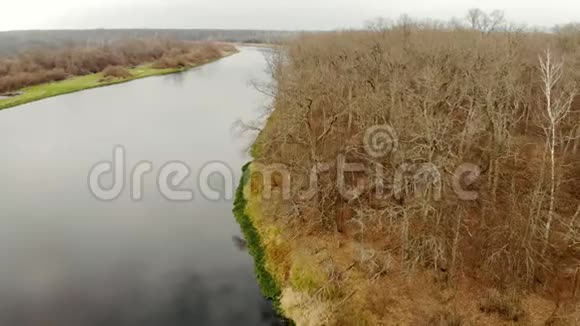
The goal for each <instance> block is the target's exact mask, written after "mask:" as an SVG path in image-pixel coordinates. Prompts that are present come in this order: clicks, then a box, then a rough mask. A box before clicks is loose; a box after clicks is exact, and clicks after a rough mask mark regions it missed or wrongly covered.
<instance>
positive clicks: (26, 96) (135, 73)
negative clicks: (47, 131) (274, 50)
mask: <svg viewBox="0 0 580 326" xmlns="http://www.w3.org/2000/svg"><path fill="white" fill-rule="evenodd" d="M234 53H236V52H231V53H226V54H225V55H224V56H222V57H219V58H216V59H214V60H209V61H205V62H201V63H199V64H196V65H192V66H187V67H179V68H166V69H155V68H153V67H151V65H143V66H139V67H136V68H132V69H129V72H131V76H130V77H128V78H104V77H103V74H102V73H96V74H90V75H85V76H76V77H72V78H69V79H66V80H63V81H58V82H52V83H45V84H40V85H35V86H31V87H26V88H23V89H21V90H20V92H21V94H20V95H17V96H12V97H9V98H5V99H0V110H2V109H8V108H11V107H15V106H18V105H22V104H26V103H30V102H34V101H38V100H42V99H45V98H49V97H54V96H58V95H64V94H69V93H74V92H78V91H82V90H85V89H91V88H97V87H103V86H109V85H114V84H120V83H126V82H129V81H132V80H135V79H141V78H145V77H151V76H161V75H167V74H173V73H177V72H182V71H185V70H189V69H191V68H194V67H197V66H200V65H203V64H206V63H209V62H213V61H216V60H219V59H221V58H223V57H226V56H229V55H232V54H234Z"/></svg>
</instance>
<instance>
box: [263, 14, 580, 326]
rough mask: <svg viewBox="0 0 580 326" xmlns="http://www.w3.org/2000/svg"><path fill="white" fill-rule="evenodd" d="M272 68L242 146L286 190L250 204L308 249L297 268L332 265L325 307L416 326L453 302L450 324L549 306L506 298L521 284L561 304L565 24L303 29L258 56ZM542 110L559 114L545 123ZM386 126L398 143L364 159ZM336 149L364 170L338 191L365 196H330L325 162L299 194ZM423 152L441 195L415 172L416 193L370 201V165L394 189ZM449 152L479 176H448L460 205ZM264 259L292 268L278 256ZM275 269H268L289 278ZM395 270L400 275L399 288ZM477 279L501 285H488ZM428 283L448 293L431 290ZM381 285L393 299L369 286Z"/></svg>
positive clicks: (579, 249) (572, 215)
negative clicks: (256, 119) (530, 28)
mask: <svg viewBox="0 0 580 326" xmlns="http://www.w3.org/2000/svg"><path fill="white" fill-rule="evenodd" d="M547 49H550V50H551V53H550V59H551V60H552V61H551V62H552V63H561V64H562V70H561V72H562V74H561V76H559V77H560V78H559V79H558V81H557V82H556V83H553V84H549V83H546V74H545V72H546V69H544V74H542V70H541V69H540V68H541V66H540V61H539V57H541V58H543V60H544V61H543V62H544V64H545V63H546V59H547V56H546V54H545V51H546V50H547ZM544 68H545V66H544ZM271 71H272V75H273V77H274V80H275V86H276V87H275V89H276V92H275V101H274V105H273V107H272V108H273V111H272V112H271V115H270V118H269V120H268V124H267V125H266V127H265V128H264V129H263V130H262V132H261V134H260V136H259V139H258V140H257V141H256V147H255V148H254V150H253V152H254V156H255V159H256V161H257V162H259V163H261V164H266V165H268V164H272V163H284V164H285V165H286V166H287V168H288V171H289V173H290V175H291V177H292V186H291V196H290V199H289V200H280V198H279V197H276V198H275V199H274V200H271V201H270V203H264V202H262V203H261V205H263V206H265V207H266V206H268V207H275V208H272V209H271V212H269V213H267V214H264V215H265V216H266V217H265V221H266V222H263V223H264V224H265V225H276V227H277V228H279V229H280V230H283V232H282V233H281V234H280V235H279V236H280V237H282V238H284V239H286V241H287V242H288V243H289V245H290V246H291V247H292V250H293V252H295V251H296V250H299V251H304V252H311V251H314V252H315V253H316V254H312V257H313V258H312V259H311V260H310V262H309V263H308V264H317V265H320V266H322V265H323V263H322V262H326V263H327V264H332V265H333V269H334V270H335V271H338V272H337V273H336V274H332V273H331V274H328V275H329V280H328V282H331V281H332V282H335V283H336V284H337V287H338V288H340V289H341V291H340V292H341V293H340V295H339V296H338V297H333V298H332V299H324V298H321V297H318V299H319V300H321V302H324V304H325V305H327V308H328V309H331V310H333V309H335V310H336V312H335V315H336V314H337V313H338V312H339V311H340V312H351V311H355V310H357V309H354V308H353V307H364V308H361V309H358V310H357V311H358V314H360V315H364V316H365V317H364V318H363V317H361V318H362V319H364V320H367V321H369V323H370V324H373V323H375V324H376V323H377V322H382V323H385V324H390V323H393V322H394V321H396V322H401V323H402V324H406V323H411V322H413V321H411V320H405V317H404V316H408V315H422V316H425V318H424V320H427V321H428V320H430V318H433V317H432V316H434V315H435V316H436V314H437V311H442V310H445V309H447V307H448V305H449V304H457V303H458V300H464V301H462V302H461V303H462V304H464V305H465V306H466V307H469V309H467V308H466V309H465V310H466V311H468V312H469V313H465V314H463V313H462V317H463V318H462V319H456V318H455V317H453V316H451V317H449V318H448V319H449V324H450V325H452V324H457V323H458V322H460V321H461V320H463V321H465V322H466V323H467V321H469V322H470V323H474V324H480V323H481V321H480V322H476V321H475V322H474V320H477V318H475V317H474V316H477V315H480V314H482V313H483V314H485V315H497V316H501V317H502V318H504V319H509V320H511V321H513V320H515V319H518V320H519V321H520V322H521V320H524V319H525V320H528V319H530V320H531V319H534V320H537V319H539V320H543V321H546V320H547V319H548V318H549V317H550V313H551V311H550V312H545V311H543V310H540V311H541V312H540V311H536V312H531V311H527V310H526V307H525V306H524V307H520V306H519V305H518V304H517V303H518V302H519V301H518V300H524V299H525V298H527V296H529V295H530V294H534V295H539V296H541V297H542V298H543V300H545V301H542V302H544V303H546V302H551V303H559V306H562V307H572V308H567V309H568V310H570V311H573V310H574V308H573V307H576V306H577V302H578V293H577V292H578V290H576V289H577V287H578V281H577V280H575V276H574V275H575V274H574V273H572V272H570V271H576V270H577V268H578V266H579V262H580V245H579V243H580V242H579V239H580V236H579V234H580V228H579V226H580V222H579V221H580V216H579V215H580V212H579V211H580V209H579V205H580V188H578V184H580V173H579V172H580V148H579V147H580V145H579V143H580V139H579V138H578V136H580V134H579V132H580V131H579V128H580V124H579V121H580V112H579V110H580V101H574V102H570V107H569V108H568V110H563V111H562V110H560V109H561V108H558V107H556V106H554V103H555V102H556V99H558V98H562V99H564V98H566V97H567V96H568V97H569V96H571V94H573V91H574V89H575V88H576V82H577V81H579V80H580V34H578V33H569V32H561V33H557V34H553V35H548V34H541V33H527V32H522V31H502V32H486V33H482V32H478V31H473V30H469V29H463V28H447V27H445V28H436V27H433V26H419V25H414V24H410V23H405V24H402V25H397V26H391V27H389V28H380V29H375V30H372V31H349V32H336V33H325V34H318V35H316V34H315V35H305V36H303V37H300V38H298V39H296V40H294V41H293V42H291V43H290V44H289V45H288V47H287V48H286V50H284V51H280V52H277V53H274V54H273V56H272V57H271ZM546 85H548V87H549V92H548V89H547V87H546ZM547 95H548V96H547ZM548 99H550V100H551V102H552V103H551V104H552V106H550V102H549V101H548ZM558 103H559V104H562V105H564V106H565V104H566V103H565V101H560V102H558ZM557 110H560V111H558V112H564V111H566V114H563V115H561V118H560V119H555V120H557V121H555V120H554V119H552V121H550V119H549V116H550V112H551V113H555V112H556V111H557ZM385 124H388V125H390V126H392V127H393V129H394V130H396V133H397V138H398V140H399V142H398V147H397V150H396V151H395V152H394V153H393V154H392V155H389V156H385V157H380V158H376V157H372V156H370V155H368V153H367V152H366V151H365V148H364V144H363V141H362V140H363V136H364V134H365V131H366V130H367V129H368V128H369V127H372V126H374V125H385ZM552 131H553V132H552ZM339 154H343V155H344V158H345V160H346V161H347V162H350V163H361V164H363V165H364V166H365V167H366V169H365V170H364V171H362V172H357V173H350V174H348V175H347V176H346V178H345V180H346V183H347V185H348V186H350V187H354V185H355V184H356V183H357V182H359V181H361V180H363V181H366V187H365V188H364V191H362V192H361V193H359V194H358V195H357V196H354V198H350V199H348V200H347V199H344V197H343V196H341V194H340V192H339V190H338V189H337V187H336V180H337V171H336V168H331V169H330V170H329V171H325V172H324V173H322V172H320V173H319V174H318V185H319V186H318V188H317V191H316V195H315V196H314V197H313V198H311V199H307V200H305V199H303V198H302V197H301V196H300V194H301V193H302V190H304V189H306V188H307V186H308V180H309V179H308V178H309V173H310V171H311V168H312V167H313V166H314V165H315V164H317V163H321V162H330V163H333V162H334V163H336V162H337V156H339ZM427 163H428V164H430V166H433V167H435V168H436V169H437V170H438V171H439V172H440V174H441V176H442V180H441V183H442V193H441V199H440V200H439V199H437V198H435V196H428V195H425V194H433V191H434V189H433V188H429V186H431V184H429V183H427V184H425V185H424V186H425V187H426V188H427V189H431V190H430V191H431V192H429V191H426V192H424V193H423V195H422V196H413V195H412V194H410V193H403V195H402V196H399V197H392V196H391V197H388V198H382V199H380V200H377V199H376V198H375V197H374V195H375V193H374V189H375V188H374V185H375V184H373V182H374V181H375V180H377V175H376V173H375V170H374V167H375V166H377V165H379V164H380V165H381V166H382V167H383V168H384V171H385V172H384V175H383V176H382V177H381V179H380V180H381V181H382V182H383V183H384V184H387V185H391V186H393V180H394V179H395V175H396V174H397V173H398V171H400V169H401V166H405V164H406V166H407V167H409V168H408V169H407V170H406V171H405V174H403V180H405V181H407V182H408V185H409V187H410V188H411V189H412V187H413V186H417V184H416V183H417V180H420V179H417V173H418V172H417V171H418V170H420V169H417V168H415V167H417V166H419V167H420V166H421V165H425V164H427ZM463 163H472V164H474V165H476V166H478V167H479V168H480V171H481V175H480V177H479V178H478V179H477V180H476V182H469V180H465V179H464V178H463V179H461V180H460V181H461V182H460V184H461V185H462V186H463V187H464V189H465V190H470V191H474V192H475V193H476V194H477V198H476V199H475V200H463V199H462V198H460V197H459V196H458V195H457V193H456V192H455V191H454V188H453V180H454V179H453V177H454V174H455V171H456V169H457V168H458V167H459V166H460V165H461V164H463ZM552 167H553V169H552ZM255 172H256V173H258V174H260V171H255ZM272 184H274V186H276V187H279V186H280V182H279V181H274V182H272ZM268 186H270V185H268ZM268 216H269V217H268ZM324 253H325V254H324ZM320 255H326V257H325V258H324V259H322V258H321V257H320ZM278 261H286V264H290V265H292V264H294V263H295V261H294V258H293V257H292V255H287V256H286V259H280V258H278ZM288 262H289V263H288ZM302 263H303V262H302ZM288 274H292V273H286V274H284V273H280V274H278V275H277V278H278V280H279V281H280V282H281V283H283V284H286V285H290V286H291V283H292V277H291V276H289V275H288ZM294 274H295V273H294ZM294 274H292V275H294ZM333 275H334V276H333ZM420 275H423V276H420ZM406 279H408V280H415V281H414V282H411V284H410V285H408V283H407V282H403V280H406ZM420 279H425V280H426V281H424V282H419V281H417V280H420ZM393 282H402V283H403V284H407V285H401V286H397V287H394V286H393ZM318 283H319V282H318V281H317V282H307V286H306V287H307V288H308V289H307V291H304V292H305V293H307V294H308V293H310V294H311V293H312V292H314V293H317V291H316V290H315V289H312V287H316V286H317V287H318V288H319V289H321V288H322V287H323V285H321V284H318ZM414 287H420V288H421V290H425V291H424V293H423V292H421V293H419V292H417V291H416V289H414ZM490 288H501V289H503V288H510V289H513V293H512V294H510V296H509V298H508V297H505V296H504V295H497V296H490V295H487V294H486V293H488V289H490ZM435 289H439V290H435ZM441 289H453V291H454V293H455V295H453V296H451V298H446V299H445V298H441V297H439V295H438V294H436V293H437V292H438V291H440V290H441ZM385 291H390V292H391V293H397V294H399V295H398V296H396V297H391V296H383V295H380V293H382V292H385ZM470 291H472V292H470ZM361 292H364V293H365V295H361ZM470 293H471V294H470ZM478 293H479V294H478ZM371 298H372V299H371ZM377 298H382V299H377ZM482 298H484V299H483V303H481V306H480V302H482ZM417 300H423V301H424V303H425V305H424V306H420V305H418V304H417ZM372 301H377V302H376V303H374V304H371V305H369V302H372ZM564 302H568V303H571V304H568V305H565V304H563V303H564ZM369 307H370V308H369ZM373 307H375V308H373ZM479 308H481V310H480V309H479ZM564 310H566V309H564ZM570 311H565V312H562V313H563V314H566V313H570ZM347 314H348V313H347ZM350 315H351V317H352V314H350ZM429 316H431V317H429ZM522 316H525V318H524V317H522ZM345 318H346V317H345ZM446 318H447V317H446ZM485 318H491V319H489V320H494V319H493V318H495V317H493V316H488V317H485ZM443 320H445V318H443ZM496 321H497V320H496ZM441 322H444V321H441ZM338 324H340V322H338Z"/></svg>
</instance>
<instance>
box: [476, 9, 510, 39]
mask: <svg viewBox="0 0 580 326" xmlns="http://www.w3.org/2000/svg"><path fill="white" fill-rule="evenodd" d="M467 21H468V22H469V25H470V26H471V28H473V29H475V30H478V31H480V32H482V33H492V32H496V31H498V30H500V29H501V27H502V26H504V25H505V23H506V20H505V14H504V13H503V11H501V10H494V11H492V12H491V13H486V12H484V11H483V10H481V9H479V8H473V9H470V10H469V11H468V12H467Z"/></svg>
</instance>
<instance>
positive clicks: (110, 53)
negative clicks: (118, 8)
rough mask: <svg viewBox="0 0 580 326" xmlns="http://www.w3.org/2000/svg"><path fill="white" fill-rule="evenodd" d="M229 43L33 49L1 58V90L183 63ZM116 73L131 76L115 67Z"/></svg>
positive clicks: (212, 54)
mask: <svg viewBox="0 0 580 326" xmlns="http://www.w3.org/2000/svg"><path fill="white" fill-rule="evenodd" d="M222 48H223V49H224V50H225V51H227V50H228V49H229V46H226V45H216V44H212V43H199V42H186V41H173V40H164V39H131V40H124V41H117V42H113V43H110V44H104V45H101V46H91V47H69V48H62V49H41V50H30V51H27V52H24V53H22V54H20V55H18V56H16V57H13V58H0V94H2V93H5V92H10V91H15V90H18V89H20V88H22V87H26V86H31V85H35V84H40V83H45V82H50V81H55V80H61V79H64V78H66V76H80V75H86V74H91V73H97V72H101V71H104V70H105V69H109V70H110V69H112V68H109V67H111V66H113V67H120V66H123V67H134V66H137V65H141V64H145V63H151V62H155V66H156V68H174V67H183V66H188V65H192V64H195V63H199V62H201V61H204V60H208V59H215V58H218V57H219V56H221V54H222V52H221V51H222ZM115 70H116V71H114V72H113V71H112V70H110V71H111V72H113V76H115V77H117V76H116V75H115V74H116V73H118V74H120V75H119V77H127V74H126V73H124V72H121V71H120V69H119V68H115Z"/></svg>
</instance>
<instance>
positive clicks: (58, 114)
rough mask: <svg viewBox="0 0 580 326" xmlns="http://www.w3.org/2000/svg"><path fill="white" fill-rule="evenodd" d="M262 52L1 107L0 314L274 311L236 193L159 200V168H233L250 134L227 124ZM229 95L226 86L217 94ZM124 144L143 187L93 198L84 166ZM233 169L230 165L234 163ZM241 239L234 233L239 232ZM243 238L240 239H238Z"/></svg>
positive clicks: (62, 317) (153, 320) (42, 320)
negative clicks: (248, 248)
mask: <svg viewBox="0 0 580 326" xmlns="http://www.w3.org/2000/svg"><path fill="white" fill-rule="evenodd" d="M264 68H265V61H264V58H263V56H262V54H261V53H260V52H259V51H257V50H254V49H251V48H248V49H245V50H244V51H242V52H241V53H239V54H237V55H234V56H231V57H228V58H225V59H223V60H220V61H218V62H215V63H213V64H209V65H206V66H202V67H199V68H196V69H194V70H192V71H189V72H185V73H181V74H176V75H167V76H160V77H152V78H147V79H142V80H137V81H134V82H131V83H126V84H121V85H116V86H111V87H105V88H98V89H93V90H87V91H83V92H79V93H74V94H70V95H65V96H59V97H55V98H51V99H46V100H43V101H40V102H35V103H30V104H27V105H24V106H21V107H18V108H13V109H9V110H3V111H0V148H2V151H0V180H1V182H0V193H1V194H2V196H0V207H1V215H0V223H1V224H0V325H2V326H3V325H10V326H47V325H58V326H60V325H71V326H72V325H74V326H85V325H87V326H92V325H106V326H117V325H119V326H125V325H136V326H137V325H139V326H143V325H145V326H147V325H156V326H157V325H167V326H171V325H176V326H177V325H234V324H235V325H252V326H255V325H270V324H273V323H274V324H275V323H276V321H275V318H273V317H272V315H273V314H272V311H271V308H270V306H269V304H268V302H266V301H265V300H264V299H263V298H262V297H261V296H260V292H259V289H258V287H257V285H256V282H255V276H254V275H253V262H252V260H251V257H250V256H249V255H248V253H247V252H243V251H242V252H240V250H239V249H238V248H237V247H236V245H234V244H232V235H239V234H241V233H240V230H239V226H238V225H237V224H236V223H235V219H234V218H233V216H232V213H231V209H232V206H233V203H232V201H220V202H210V201H207V200H205V199H204V198H202V197H200V196H196V198H195V200H194V201H193V202H182V203H175V202H168V201H167V200H165V199H164V198H163V197H162V196H161V195H160V194H159V192H158V191H157V189H156V174H157V173H158V172H159V171H158V169H159V168H160V167H162V166H163V165H164V164H165V163H167V162H169V161H175V160H179V161H182V162H186V163H187V164H188V166H190V168H191V170H192V175H191V176H190V177H189V178H188V179H187V181H186V183H185V184H184V185H183V187H184V188H187V189H195V188H196V187H195V185H196V180H195V176H196V175H197V172H196V171H198V169H199V168H200V167H202V166H203V165H204V164H205V163H206V162H208V161H221V162H226V163H227V164H228V165H229V166H230V167H231V168H232V170H233V171H240V169H241V166H242V165H243V164H244V163H245V162H246V161H247V160H248V159H249V158H248V157H247V156H246V155H245V154H242V150H241V149H242V148H244V147H245V146H246V145H247V144H248V142H249V141H250V140H249V139H239V137H233V136H232V134H231V133H230V128H231V126H232V123H233V122H234V121H236V120H237V119H239V118H243V119H246V120H247V119H252V117H255V116H257V115H258V113H257V112H256V108H259V107H260V106H261V105H262V104H263V103H264V101H265V100H266V99H265V98H264V97H263V95H261V94H259V93H258V92H256V91H255V90H254V89H253V88H252V87H251V86H250V85H249V84H248V80H250V79H262V80H263V79H265V78H267V77H266V76H265V75H264ZM224 95H226V96H224ZM116 145H122V146H124V148H125V149H126V152H127V158H126V161H127V166H133V165H134V164H135V163H137V162H140V161H144V160H146V161H150V162H151V163H152V164H153V166H154V167H155V169H154V171H152V172H151V173H150V174H148V175H146V176H145V177H144V179H143V189H144V199H143V200H142V201H138V202H135V201H132V200H131V198H130V197H129V195H128V192H125V193H124V195H122V196H121V197H120V198H119V199H118V200H115V201H113V202H102V201H99V200H96V199H95V198H93V197H92V196H91V194H90V192H89V190H88V186H87V184H86V182H87V181H86V180H87V175H88V172H89V170H90V168H91V167H92V166H93V165H94V164H95V163H97V162H100V161H103V160H110V159H111V153H112V149H113V148H114V147H115V146H116ZM235 177H236V178H239V173H238V175H236V176H235ZM238 239H239V240H242V239H241V238H238ZM240 243H241V241H240Z"/></svg>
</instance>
